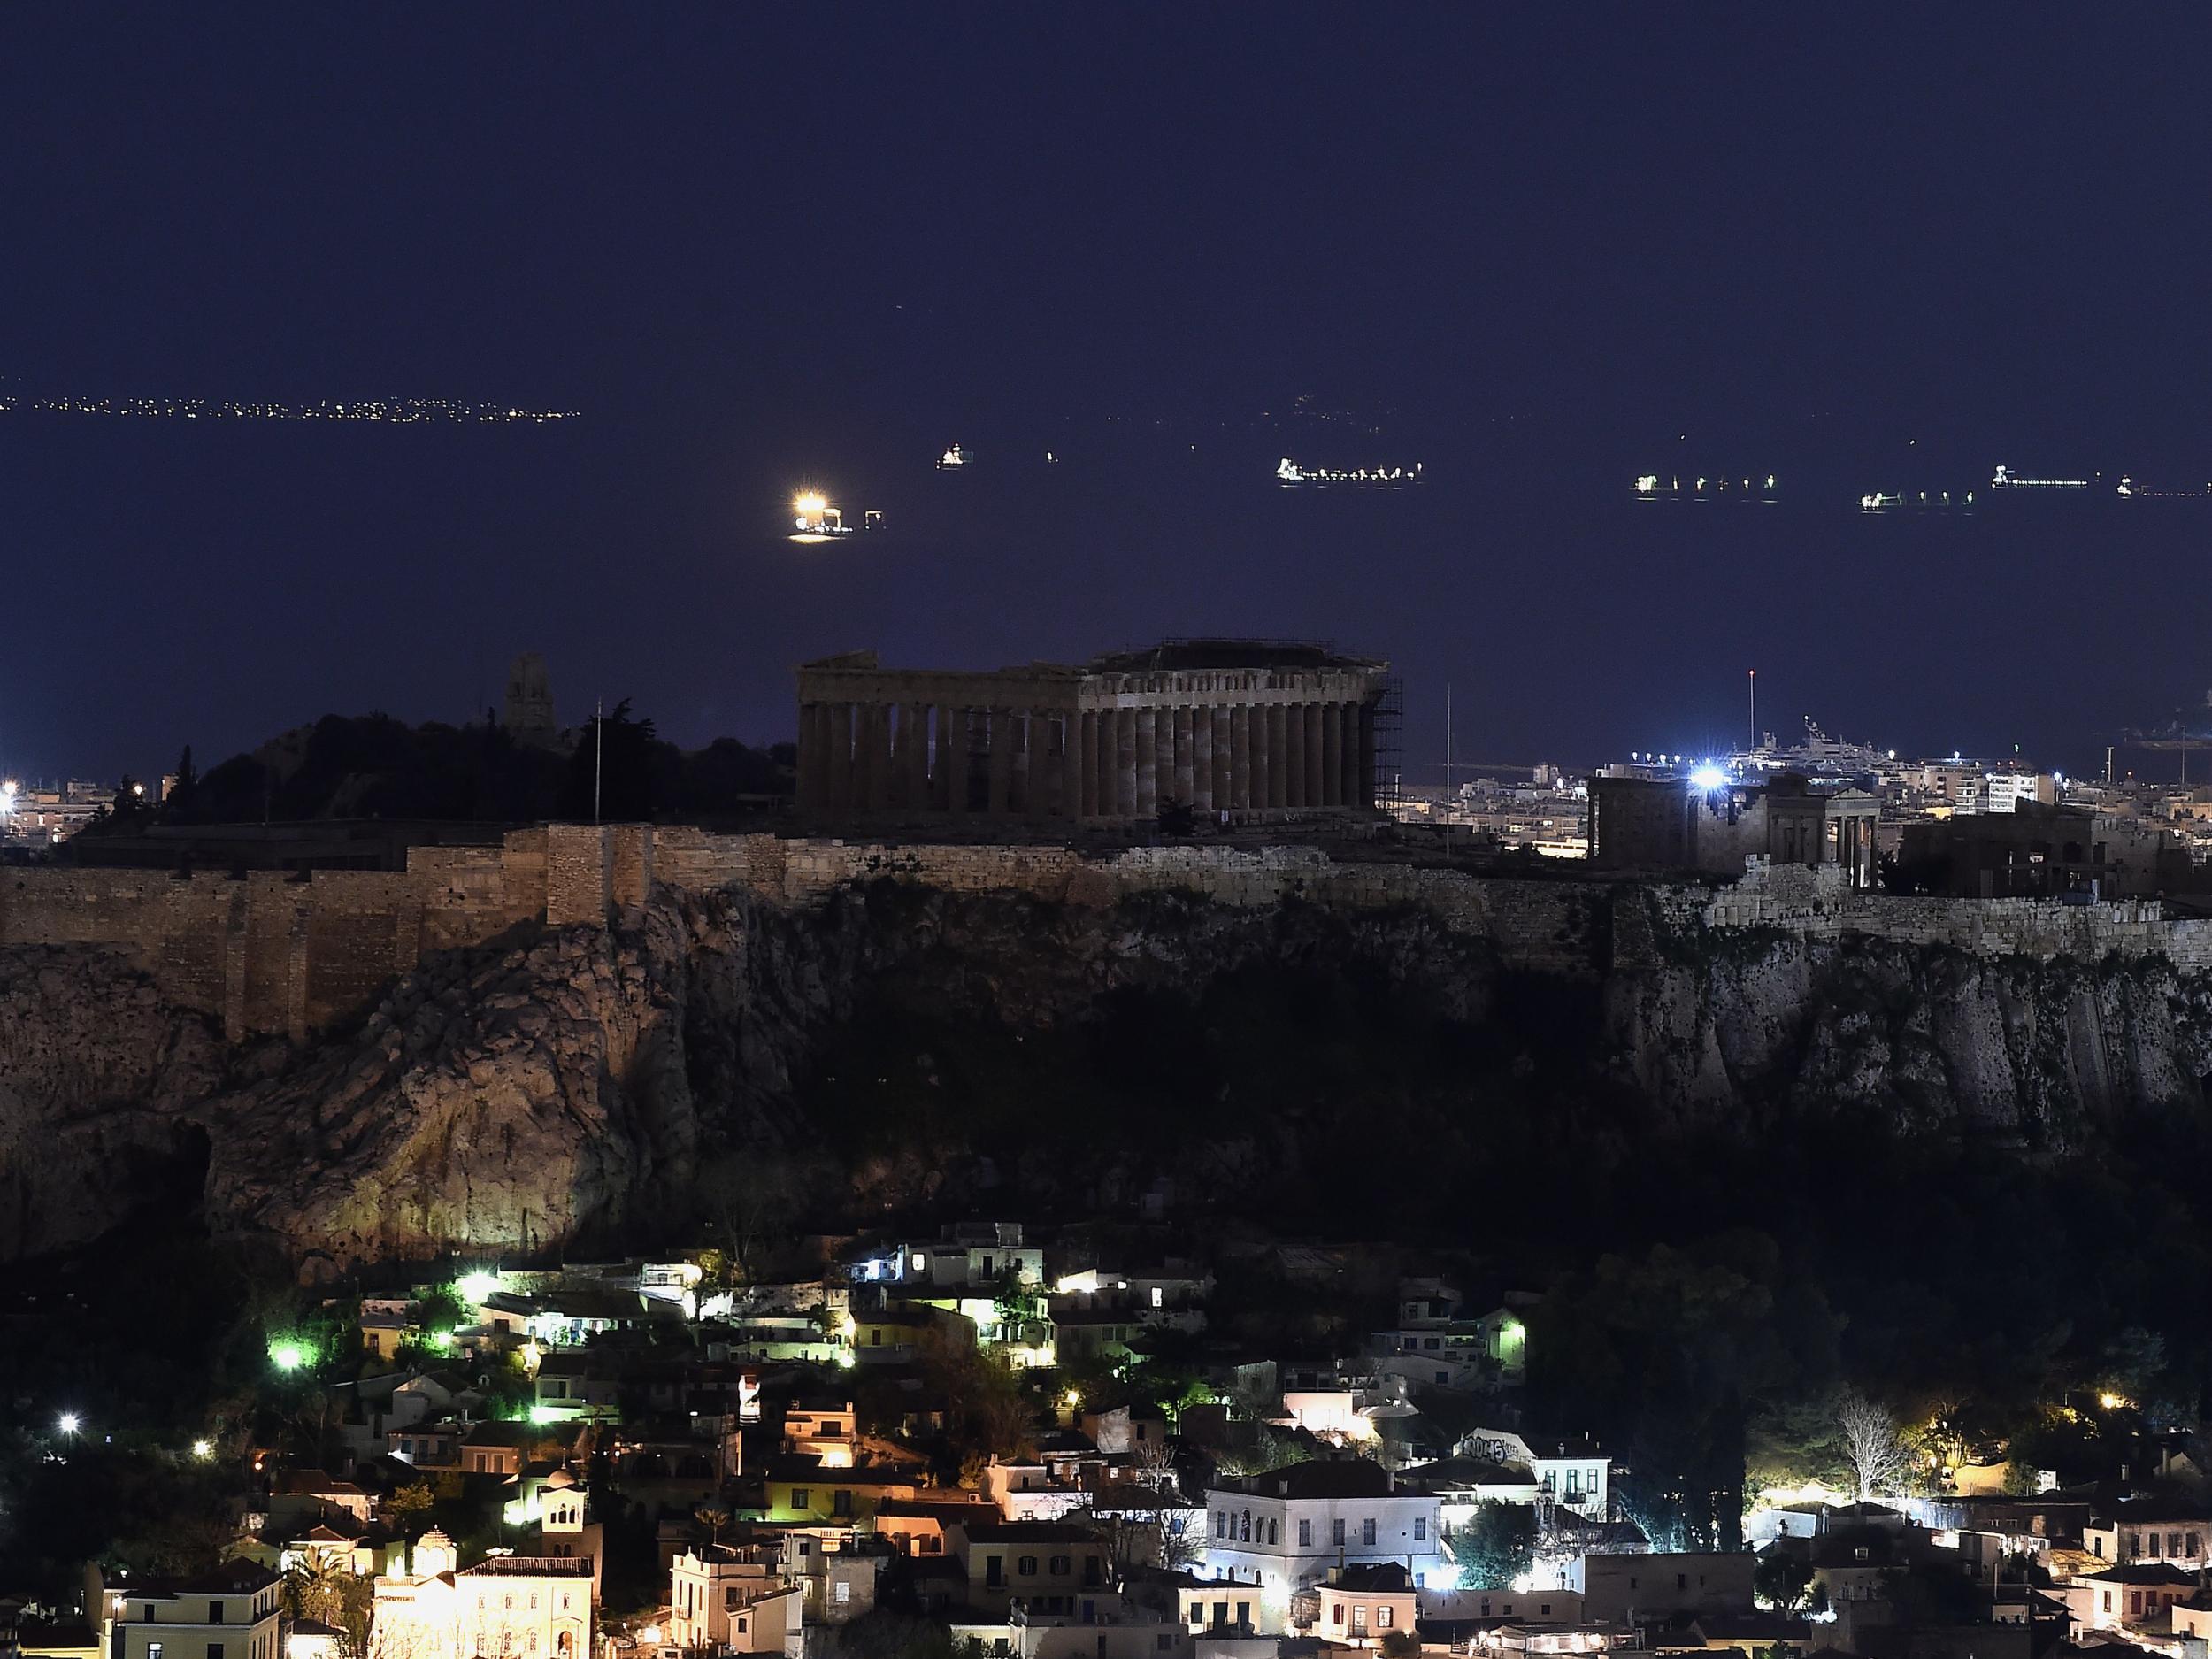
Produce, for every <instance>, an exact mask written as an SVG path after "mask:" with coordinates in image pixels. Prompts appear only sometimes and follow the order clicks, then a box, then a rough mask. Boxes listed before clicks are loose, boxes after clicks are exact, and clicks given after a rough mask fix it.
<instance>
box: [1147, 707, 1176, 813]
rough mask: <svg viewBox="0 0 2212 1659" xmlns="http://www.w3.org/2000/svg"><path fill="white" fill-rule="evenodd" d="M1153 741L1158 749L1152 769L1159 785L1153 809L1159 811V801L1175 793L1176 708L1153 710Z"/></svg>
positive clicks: (1154, 796)
mask: <svg viewBox="0 0 2212 1659" xmlns="http://www.w3.org/2000/svg"><path fill="white" fill-rule="evenodd" d="M1152 742H1153V745H1154V749H1155V751H1156V753H1155V757H1154V759H1153V763H1152V771H1153V776H1154V778H1155V779H1156V780H1157V783H1158V787H1157V789H1156V791H1155V792H1154V795H1153V797H1152V805H1153V810H1155V811H1157V810H1159V803H1161V802H1162V801H1164V800H1167V799H1169V798H1171V797H1172V796H1173V795H1174V794H1175V710H1172V709H1155V710H1152Z"/></svg>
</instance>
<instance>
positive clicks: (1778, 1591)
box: [1751, 1549, 1813, 1613]
mask: <svg viewBox="0 0 2212 1659" xmlns="http://www.w3.org/2000/svg"><path fill="white" fill-rule="evenodd" d="M1812 1593H1813V1564H1812V1563H1810V1562H1809V1561H1807V1560H1806V1559H1805V1558H1804V1557H1803V1556H1801V1555H1792V1554H1791V1553H1790V1552H1788V1551H1787V1550H1784V1549H1770V1550H1769V1551H1767V1553H1766V1554H1765V1555H1762V1556H1760V1557H1759V1559H1758V1561H1757V1562H1756V1563H1755V1564H1754V1565H1753V1567H1752V1569H1751V1594H1753V1595H1755V1596H1756V1597H1757V1598H1758V1600H1759V1602H1760V1604H1761V1605H1762V1606H1763V1607H1770V1608H1774V1609H1778V1610H1779V1611H1781V1612H1784V1613H1801V1612H1803V1611H1804V1610H1805V1607H1806V1604H1807V1603H1808V1602H1809V1601H1810V1600H1811V1599H1812Z"/></svg>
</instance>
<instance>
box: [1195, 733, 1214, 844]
mask: <svg viewBox="0 0 2212 1659" xmlns="http://www.w3.org/2000/svg"><path fill="white" fill-rule="evenodd" d="M1190 803H1191V805H1192V806H1193V807H1194V808H1196V809H1197V810H1199V811H1201V812H1202V813H1204V814H1205V815H1206V816H1207V817H1209V818H1210V817H1212V816H1213V810H1214V711H1213V710H1211V709H1209V708H1205V707H1199V708H1195V709H1193V710H1191V711H1190Z"/></svg>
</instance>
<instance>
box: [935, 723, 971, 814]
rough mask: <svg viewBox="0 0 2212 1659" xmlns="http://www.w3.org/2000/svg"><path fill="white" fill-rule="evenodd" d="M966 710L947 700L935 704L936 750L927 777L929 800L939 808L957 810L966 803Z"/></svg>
mask: <svg viewBox="0 0 2212 1659" xmlns="http://www.w3.org/2000/svg"><path fill="white" fill-rule="evenodd" d="M966 723H967V710H964V709H956V708H954V707H952V706H951V705H950V704H949V703H939V704H938V705H937V731H936V751H935V755H934V757H933V758H934V765H933V768H932V770H931V772H930V777H929V798H930V803H931V804H932V805H933V806H934V807H935V808H936V809H937V810H939V811H940V812H957V811H959V810H961V808H962V807H964V805H966V804H967V803H966V800H965V797H964V793H963V792H964V790H965V789H966V788H967V774H966V772H965V770H964V769H965V766H966V764H967V763H966V759H965V756H966V751H967V743H966V741H965V737H966V731H965V728H966Z"/></svg>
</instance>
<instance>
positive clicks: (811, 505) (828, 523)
mask: <svg viewBox="0 0 2212 1659" xmlns="http://www.w3.org/2000/svg"><path fill="white" fill-rule="evenodd" d="M791 511H792V524H793V526H794V528H793V530H792V532H791V539H792V540H793V541H797V542H801V543H803V544H804V545H807V546H811V545H813V544H814V543H816V542H818V541H831V540H833V539H834V538H836V537H838V536H841V535H850V534H852V526H850V525H849V524H847V523H846V522H845V513H844V510H843V509H842V508H840V507H833V506H831V505H830V504H829V501H828V498H827V497H826V496H823V495H818V494H816V493H815V492H814V491H812V490H807V491H805V492H803V494H801V495H795V496H794V497H793V498H792V501H791Z"/></svg>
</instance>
